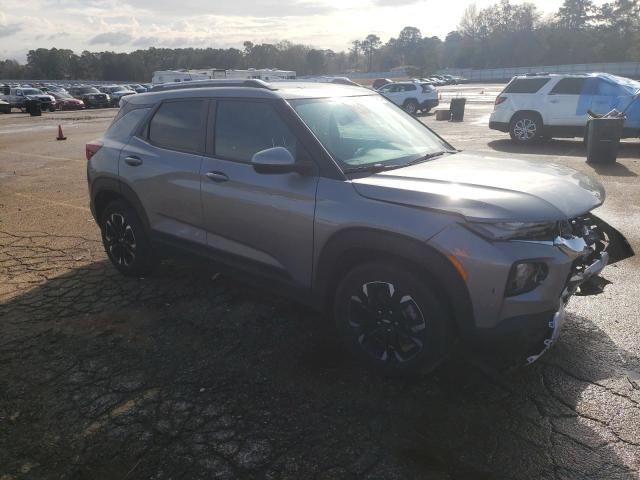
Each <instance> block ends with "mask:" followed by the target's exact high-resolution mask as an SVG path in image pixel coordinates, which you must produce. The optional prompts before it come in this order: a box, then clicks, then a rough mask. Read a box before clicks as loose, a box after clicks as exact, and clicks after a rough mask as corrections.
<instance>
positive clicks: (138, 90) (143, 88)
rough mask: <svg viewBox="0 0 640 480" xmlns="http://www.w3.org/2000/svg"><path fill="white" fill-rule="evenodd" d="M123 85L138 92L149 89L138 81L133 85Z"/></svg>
mask: <svg viewBox="0 0 640 480" xmlns="http://www.w3.org/2000/svg"><path fill="white" fill-rule="evenodd" d="M123 86H124V87H126V88H128V89H129V90H133V91H134V92H136V93H145V92H146V91H147V89H146V88H145V87H143V86H142V85H139V84H137V83H132V84H131V85H123Z"/></svg>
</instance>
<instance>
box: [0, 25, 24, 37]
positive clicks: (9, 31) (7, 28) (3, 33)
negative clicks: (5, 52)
mask: <svg viewBox="0 0 640 480" xmlns="http://www.w3.org/2000/svg"><path fill="white" fill-rule="evenodd" d="M20 30H22V27H21V26H20V24H19V23H10V24H7V25H0V38H2V37H10V36H11V35H13V34H14V33H18V32H19V31H20Z"/></svg>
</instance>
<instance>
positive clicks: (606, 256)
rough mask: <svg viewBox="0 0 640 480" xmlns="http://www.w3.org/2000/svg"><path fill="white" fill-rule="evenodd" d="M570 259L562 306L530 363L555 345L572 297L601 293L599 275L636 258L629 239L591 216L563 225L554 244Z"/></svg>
mask: <svg viewBox="0 0 640 480" xmlns="http://www.w3.org/2000/svg"><path fill="white" fill-rule="evenodd" d="M553 245H554V246H556V247H558V248H559V249H560V250H561V251H562V252H564V253H565V254H566V255H567V256H569V258H571V259H573V262H572V266H571V271H570V273H569V276H568V278H567V281H566V284H565V288H564V290H563V292H562V295H561V298H560V306H559V308H558V311H557V312H555V314H554V315H553V318H552V319H551V320H550V321H549V330H548V335H547V337H546V338H545V339H544V340H543V342H542V349H541V351H539V352H538V353H535V354H533V355H529V356H528V357H527V363H528V364H531V363H533V362H535V361H536V360H538V358H540V357H541V356H542V355H544V353H546V351H547V350H548V349H549V348H551V346H552V345H553V344H554V343H555V341H556V338H557V337H558V335H559V332H560V330H561V328H562V325H563V323H564V319H565V315H566V314H565V306H566V304H567V303H568V301H569V298H571V296H572V295H574V294H577V293H581V294H587V293H586V292H590V293H599V292H601V291H602V289H601V287H600V285H599V284H598V283H597V279H598V278H599V277H598V275H599V274H600V273H601V272H602V270H603V269H604V267H606V266H607V265H609V264H613V263H616V262H619V261H621V260H624V259H626V258H630V257H632V256H634V252H633V249H632V248H631V245H630V244H629V242H628V241H627V239H626V238H625V237H624V235H622V234H621V233H620V232H619V231H618V230H616V229H615V228H613V227H612V226H611V225H609V224H608V223H606V222H605V221H603V220H602V219H600V218H598V217H596V216H595V215H592V214H588V215H584V216H581V217H577V218H574V219H571V220H566V221H563V222H561V223H560V235H559V236H558V237H556V238H555V239H554V240H553Z"/></svg>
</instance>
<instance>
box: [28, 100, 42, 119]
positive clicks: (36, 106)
mask: <svg viewBox="0 0 640 480" xmlns="http://www.w3.org/2000/svg"><path fill="white" fill-rule="evenodd" d="M25 108H26V109H27V113H29V115H31V116H32V117H39V116H40V115H42V106H41V105H40V101H39V100H27V101H26V102H25Z"/></svg>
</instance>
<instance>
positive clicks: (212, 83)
mask: <svg viewBox="0 0 640 480" xmlns="http://www.w3.org/2000/svg"><path fill="white" fill-rule="evenodd" d="M205 87H249V88H265V89H267V90H276V88H275V87H272V86H271V85H269V84H268V83H267V82H265V81H263V80H258V79H255V78H252V79H238V80H233V79H227V78H220V79H217V80H187V81H185V82H172V83H162V84H160V85H154V86H153V87H152V88H151V91H152V92H159V91H165V90H180V89H184V88H205Z"/></svg>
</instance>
